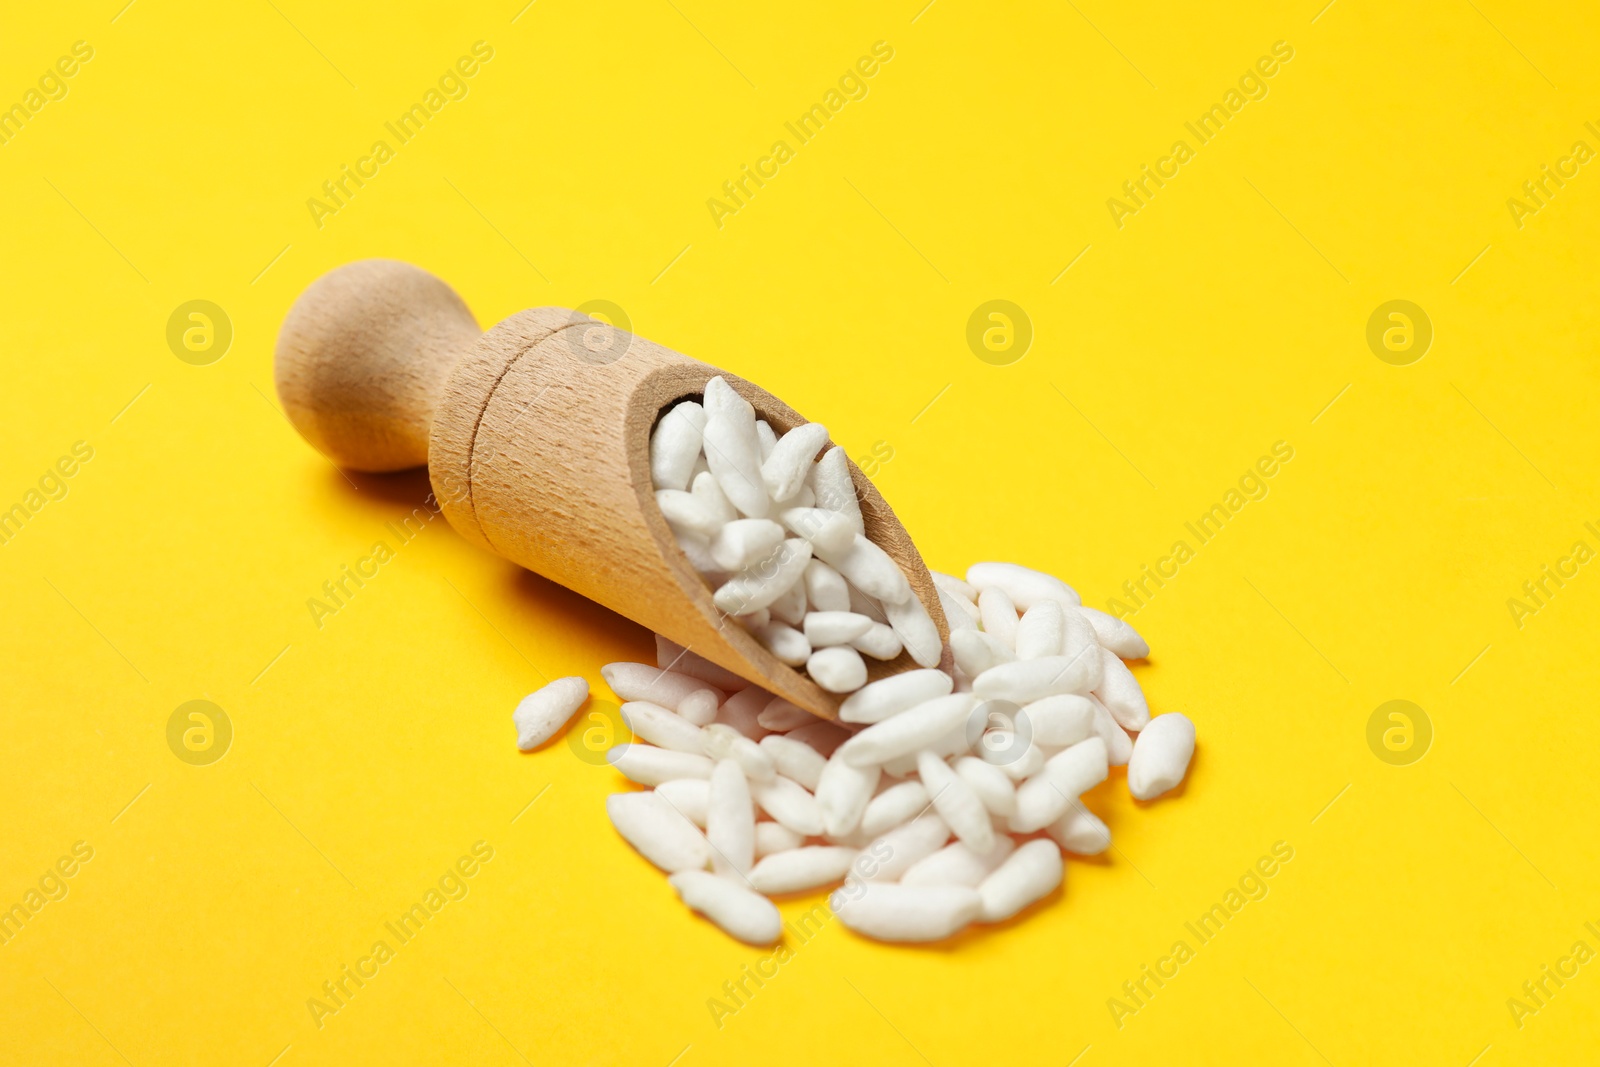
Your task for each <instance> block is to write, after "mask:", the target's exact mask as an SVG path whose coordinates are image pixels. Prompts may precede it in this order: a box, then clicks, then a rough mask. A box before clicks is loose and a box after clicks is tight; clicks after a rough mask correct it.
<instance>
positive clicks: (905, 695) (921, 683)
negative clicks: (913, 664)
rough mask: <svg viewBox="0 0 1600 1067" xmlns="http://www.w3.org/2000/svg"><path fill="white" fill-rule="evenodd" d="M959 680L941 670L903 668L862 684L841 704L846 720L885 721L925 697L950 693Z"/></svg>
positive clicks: (842, 717) (840, 712)
mask: <svg viewBox="0 0 1600 1067" xmlns="http://www.w3.org/2000/svg"><path fill="white" fill-rule="evenodd" d="M954 686H955V681H954V680H953V679H952V678H951V677H950V676H949V675H948V674H946V673H944V672H943V671H939V670H916V671H903V672H901V673H900V674H893V675H890V676H889V677H887V678H880V679H879V680H878V681H876V682H873V683H872V684H871V685H866V686H862V687H861V688H860V689H858V690H857V691H856V692H854V693H851V694H850V695H849V696H848V697H846V698H845V700H844V702H843V703H842V704H840V705H839V718H840V719H841V720H842V721H844V722H881V721H882V720H884V719H887V718H889V717H891V716H893V715H898V714H900V713H901V712H903V711H905V710H906V709H907V708H912V707H915V706H916V705H918V704H921V703H922V702H923V701H925V700H932V699H934V698H935V697H942V696H946V695H948V694H949V693H950V691H951V689H952V688H953V687H954Z"/></svg>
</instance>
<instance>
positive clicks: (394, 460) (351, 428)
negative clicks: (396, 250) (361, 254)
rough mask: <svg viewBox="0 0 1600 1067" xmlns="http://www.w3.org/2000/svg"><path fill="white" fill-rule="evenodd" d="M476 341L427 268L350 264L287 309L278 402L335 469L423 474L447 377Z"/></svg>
mask: <svg viewBox="0 0 1600 1067" xmlns="http://www.w3.org/2000/svg"><path fill="white" fill-rule="evenodd" d="M482 335H483V331H482V330H481V329H479V328H478V321H477V319H475V318H474V317H473V315H472V312H471V311H470V310H469V309H468V308H467V305H466V303H465V302H464V301H463V300H462V299H461V297H459V296H458V295H456V291H455V290H454V289H452V288H450V286H448V285H446V284H445V283H444V282H442V281H440V280H439V279H438V278H437V277H435V276H434V275H432V274H429V273H428V272H427V271H425V270H422V269H420V268H418V267H414V266H412V265H411V264H409V263H401V262H399V261H398V260H393V259H364V260H358V261H357V262H354V263H348V264H345V265H344V266H342V267H339V268H337V269H336V270H332V271H329V272H328V273H327V274H324V275H323V276H322V277H320V278H318V279H317V280H316V281H315V282H312V283H311V285H310V286H308V287H307V288H306V291H305V292H303V293H301V294H300V297H299V299H297V300H296V301H295V302H294V306H293V307H291V308H290V309H289V314H288V315H287V316H286V317H285V319H284V321H283V327H282V329H281V330H280V331H279V333H278V347H277V352H276V354H275V357H274V377H275V378H276V380H277V386H278V397H279V399H280V400H281V401H282V403H283V408H284V412H285V414H287V415H288V416H289V421H290V422H291V423H293V424H294V427H295V429H296V430H299V431H300V435H301V436H302V437H304V438H305V439H306V440H307V441H309V442H310V443H311V444H312V446H313V447H315V448H316V449H317V450H318V451H320V452H322V453H323V454H324V455H326V456H327V457H328V458H329V459H331V460H333V461H334V462H335V463H337V464H338V465H339V466H341V467H346V468H349V469H351V470H358V471H398V470H406V469H408V468H411V467H420V466H422V465H424V464H426V463H427V462H428V434H429V429H430V427H431V426H432V424H433V417H434V414H435V413H436V412H437V410H438V408H439V404H440V401H441V398H442V397H443V395H444V388H445V383H446V381H448V379H449V377H450V372H451V370H452V369H454V367H455V365H456V363H457V362H458V361H459V360H460V359H461V357H462V356H463V355H465V354H466V353H467V352H468V351H469V350H470V349H471V348H472V346H473V345H474V344H475V343H476V342H477V341H478V338H480V337H481V336H482Z"/></svg>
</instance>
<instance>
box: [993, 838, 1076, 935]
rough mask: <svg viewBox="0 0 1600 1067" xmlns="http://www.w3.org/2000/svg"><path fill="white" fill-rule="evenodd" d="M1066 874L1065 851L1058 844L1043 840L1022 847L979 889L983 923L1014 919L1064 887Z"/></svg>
mask: <svg viewBox="0 0 1600 1067" xmlns="http://www.w3.org/2000/svg"><path fill="white" fill-rule="evenodd" d="M1064 871H1065V868H1064V866H1063V865H1062V862H1061V849H1060V848H1059V847H1057V845H1056V843H1055V842H1054V841H1049V840H1045V839H1043V838H1040V839H1036V840H1033V841H1029V842H1028V843H1027V844H1025V845H1022V846H1020V847H1018V849H1017V850H1016V851H1015V852H1013V853H1011V855H1010V856H1008V857H1006V860H1005V862H1004V863H1002V864H1000V866H999V867H997V868H996V869H995V871H994V873H993V874H991V875H989V877H987V878H985V879H984V880H983V881H982V882H981V883H980V884H979V885H978V895H979V896H981V897H982V898H983V911H982V912H981V913H980V914H979V920H980V921H982V922H986V923H997V922H1003V921H1004V920H1006V919H1009V918H1011V917H1012V916H1013V915H1015V914H1016V913H1017V912H1019V911H1021V910H1022V909H1023V908H1025V907H1027V906H1028V905H1029V904H1032V903H1033V902H1034V901H1036V900H1038V899H1040V898H1041V897H1043V896H1044V895H1045V894H1047V893H1049V892H1050V891H1051V890H1052V889H1054V888H1055V887H1056V886H1058V885H1060V884H1061V876H1062V874H1063V873H1064Z"/></svg>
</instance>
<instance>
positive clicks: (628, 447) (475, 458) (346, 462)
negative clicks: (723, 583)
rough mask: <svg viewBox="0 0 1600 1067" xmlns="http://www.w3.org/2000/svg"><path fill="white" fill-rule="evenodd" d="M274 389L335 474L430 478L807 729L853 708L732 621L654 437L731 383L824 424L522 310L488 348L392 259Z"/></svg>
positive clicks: (880, 666) (466, 509) (460, 306)
mask: <svg viewBox="0 0 1600 1067" xmlns="http://www.w3.org/2000/svg"><path fill="white" fill-rule="evenodd" d="M275 374H276V377H277V383H278V395H279V396H280V397H281V398H282V400H283V406H284V409H285V411H286V412H287V413H288V415H289V419H290V421H291V422H293V423H294V425H295V428H296V429H298V430H299V431H300V433H301V435H302V436H303V437H305V439H306V440H307V441H309V442H310V443H311V444H312V445H313V446H314V447H316V448H317V449H319V450H320V451H321V452H323V453H324V454H326V455H327V456H328V457H330V458H331V459H332V460H333V461H334V462H336V463H338V464H339V465H341V466H344V467H348V468H351V469H354V470H362V471H394V470H404V469H407V468H410V467H417V466H421V465H422V464H424V463H425V464H427V466H428V477H429V480H430V481H431V482H432V484H433V492H434V496H435V498H436V499H437V500H438V502H439V503H440V505H442V507H443V510H444V514H445V516H446V518H448V519H449V520H450V525H452V526H454V527H455V528H456V530H457V531H458V532H459V533H461V534H462V535H463V536H465V537H466V538H467V539H468V540H470V541H474V542H476V543H477V544H479V545H481V546H483V547H484V548H487V549H489V550H490V551H491V552H495V553H497V554H499V555H501V556H504V557H506V558H507V559H510V560H512V561H513V562H515V563H518V564H520V565H521V566H524V567H527V568H528V569H529V570H532V571H536V572H537V573H539V574H542V575H544V576H545V577H546V578H549V579H550V580H552V581H555V582H559V583H560V584H562V585H564V586H566V587H567V588H569V589H572V590H574V591H576V592H578V593H581V594H583V595H584V596H586V597H588V598H590V599H591V600H595V601H598V602H599V603H601V604H604V605H605V606H606V607H608V608H610V609H611V610H613V611H615V612H618V613H619V614H622V615H625V616H627V617H628V618H630V619H632V620H633V621H635V622H637V623H639V624H640V625H642V626H647V627H649V628H650V629H651V630H654V631H655V632H656V633H658V634H662V635H663V636H665V637H667V638H670V639H671V640H673V641H676V642H677V643H678V644H680V645H683V646H684V647H686V648H688V649H690V650H692V651H694V652H696V653H698V654H699V655H701V656H704V657H705V658H706V659H709V660H711V661H712V662H713V663H716V664H718V665H720V666H722V667H725V668H727V669H728V670H730V671H732V672H734V673H735V674H737V675H739V676H740V677H742V678H746V679H748V680H749V681H751V682H754V683H756V684H757V685H760V686H762V687H763V688H765V689H767V690H769V691H770V692H773V693H776V694H777V695H779V696H781V697H783V698H785V699H787V700H789V701H792V702H793V703H795V704H797V705H799V706H800V707H802V708H805V709H807V710H808V711H811V712H814V713H816V714H818V715H823V716H826V717H828V718H836V717H837V716H838V709H839V703H840V701H841V700H842V699H843V697H842V696H841V695H839V694H836V693H829V692H827V691H826V690H824V689H823V688H821V687H820V686H818V685H817V684H816V683H815V682H813V681H811V680H810V679H809V678H807V677H806V676H804V675H802V674H800V673H799V672H798V671H796V670H794V669H793V668H790V667H788V666H785V665H784V664H783V663H781V662H779V661H778V660H777V659H776V658H775V657H774V656H773V655H772V653H770V652H768V651H767V649H766V648H765V647H764V646H763V645H762V644H761V643H760V642H759V641H757V640H756V639H755V637H754V636H752V635H751V634H750V633H749V632H748V631H746V630H745V629H744V627H743V626H742V625H740V624H739V623H738V622H737V621H735V620H734V619H731V618H729V617H727V616H726V615H724V614H723V613H722V612H721V611H719V610H718V609H717V608H716V607H715V605H714V604H713V603H712V599H711V596H712V590H711V588H710V587H709V586H708V585H707V584H706V582H705V580H704V579H703V578H701V577H700V575H699V574H698V573H696V572H695V570H694V568H693V567H692V566H690V564H689V560H688V558H687V557H686V556H685V555H684V554H683V551H682V550H681V549H680V548H679V547H678V545H677V542H676V540H675V539H674V537H673V534H672V531H671V530H670V529H669V528H668V526H667V523H666V520H665V519H664V518H663V517H662V515H661V512H660V510H659V509H658V508H657V507H656V502H655V492H654V487H653V486H652V484H651V480H650V433H651V430H652V429H653V428H654V426H655V423H656V420H657V419H658V418H659V417H660V416H661V415H662V414H664V413H665V412H666V411H667V409H668V408H670V407H672V405H673V404H675V403H677V402H678V401H680V400H685V399H699V398H700V395H701V393H702V391H703V390H704V388H705V384H706V382H707V381H708V380H710V379H711V378H712V377H714V376H716V375H718V374H721V375H722V377H723V379H724V380H725V381H726V382H727V383H728V384H729V385H731V386H732V387H733V388H734V389H735V390H736V391H737V392H738V393H739V395H740V396H742V397H744V398H745V399H746V400H748V401H749V402H750V403H751V405H752V406H754V407H755V409H756V414H757V416H758V417H760V418H763V419H766V420H767V422H768V423H770V424H771V426H772V428H773V429H774V430H776V431H777V432H778V433H780V434H782V433H784V432H785V431H787V430H790V429H793V428H794V427H795V426H798V425H801V424H802V423H804V422H805V421H806V420H805V419H803V418H802V417H801V416H800V415H799V414H798V413H797V412H795V411H794V410H793V409H792V408H790V407H789V406H788V405H787V404H785V403H784V402H783V401H781V400H779V399H778V398H777V397H775V396H772V395H771V394H770V393H768V392H766V391H765V390H763V389H762V388H760V387H759V386H756V385H753V384H751V383H750V382H747V381H745V380H744V379H742V378H739V377H736V376H734V375H732V374H727V373H724V372H722V371H719V370H717V368H715V367H712V366H710V365H708V364H705V363H701V362H699V361H698V360H693V359H690V358H689V357H687V356H684V355H680V354H679V353H677V352H674V351H672V350H671V349H667V348H663V347H662V346H660V345H658V344H655V343H653V342H651V341H646V340H645V339H644V338H642V337H635V336H633V335H632V334H628V333H625V332H623V331H621V330H617V329H614V328H613V327H611V326H609V325H607V324H605V323H602V322H598V321H596V320H595V319H591V318H589V317H587V316H585V315H582V314H579V313H578V312H576V311H569V310H567V309H565V308H549V307H547V308H534V309H532V310H529V311H523V312H521V313H519V314H516V315H513V316H511V317H510V318H508V319H506V320H505V321H504V322H502V323H500V324H499V325H498V326H496V327H494V329H492V330H490V331H489V332H488V333H482V332H480V331H479V329H478V325H477V322H476V320H475V319H474V318H473V316H472V312H471V311H469V310H468V309H467V305H466V304H465V303H463V302H462V300H461V298H460V297H459V296H457V295H456V293H455V291H454V290H452V289H451V288H450V287H449V286H448V285H446V284H445V283H444V282H442V281H440V280H439V279H438V278H436V277H434V276H433V275H432V274H429V273H428V272H426V271H424V270H420V269H419V268H417V267H413V266H411V265H410V264H406V263H400V262H397V261H395V260H385V259H369V260H362V261H360V262H356V263H350V264H347V265H346V266H343V267H340V268H338V269H337V270H334V271H331V272H329V273H328V274H325V275H323V276H322V277H321V278H319V279H317V280H316V281H315V282H313V283H312V284H311V285H310V286H309V287H307V289H306V291H305V292H304V293H302V294H300V298H299V299H298V300H296V301H295V303H294V306H293V307H292V308H290V309H289V314H288V316H287V317H286V318H285V319H284V322H283V329H282V330H281V332H280V333H279V334H278V348H277V355H276V367H275ZM828 447H832V442H831V441H830V442H829V444H828ZM850 477H851V479H852V480H853V481H854V483H855V489H856V495H857V496H858V497H859V499H860V501H861V516H862V519H863V520H864V522H865V524H866V535H867V537H868V538H869V539H870V540H872V541H874V542H875V543H876V544H877V545H878V546H879V547H880V548H882V549H883V550H884V551H885V552H887V553H888V554H889V556H890V558H892V559H893V560H894V561H895V562H896V563H898V564H899V565H900V569H901V570H902V571H904V572H905V575H906V578H907V579H908V580H909V581H910V583H911V588H912V591H913V592H914V593H915V595H916V596H917V597H918V598H919V599H920V600H921V601H922V605H923V607H924V608H926V609H927V611H928V614H929V616H931V617H932V618H933V621H934V624H935V625H936V626H938V628H939V634H940V637H941V638H943V639H946V640H948V637H949V630H948V627H947V626H946V623H945V618H944V612H943V611H942V610H941V609H940V606H939V597H938V594H937V592H936V591H935V587H934V585H933V580H932V578H930V577H929V575H928V569H927V567H926V566H925V565H924V564H923V562H922V556H921V555H919V554H918V552H917V549H916V546H915V545H913V544H912V542H911V538H910V536H909V535H908V534H907V533H906V531H905V527H903V526H901V525H900V522H899V520H898V519H896V518H895V516H894V512H893V511H891V510H890V509H889V505H888V504H887V503H885V502H884V499H883V497H882V496H880V495H879V494H878V490H877V489H876V488H874V487H873V484H872V483H871V482H870V481H868V480H867V477H866V475H864V474H862V473H861V471H860V469H859V468H858V467H857V466H856V465H855V464H854V463H851V464H850ZM867 663H868V667H869V669H868V677H869V679H877V678H880V677H883V676H884V675H888V674H894V673H897V672H899V671H902V670H908V669H911V668H913V667H915V666H916V664H914V663H913V662H912V661H911V659H910V657H909V656H907V655H906V654H905V653H901V655H900V656H899V657H898V658H896V659H894V660H892V661H889V662H885V663H879V662H878V661H875V660H871V659H868V660H867ZM950 665H951V657H950V650H949V647H948V645H946V648H945V651H944V663H943V666H944V668H945V669H946V670H949V669H950Z"/></svg>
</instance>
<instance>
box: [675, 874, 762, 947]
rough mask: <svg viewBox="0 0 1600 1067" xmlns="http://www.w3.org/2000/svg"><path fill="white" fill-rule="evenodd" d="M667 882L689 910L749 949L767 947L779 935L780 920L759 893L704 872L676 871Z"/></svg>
mask: <svg viewBox="0 0 1600 1067" xmlns="http://www.w3.org/2000/svg"><path fill="white" fill-rule="evenodd" d="M667 881H669V882H671V883H672V888H673V889H675V890H677V893H678V896H679V897H680V898H682V900H683V902H684V903H685V904H687V905H688V906H689V907H690V908H692V909H694V910H695V911H697V912H699V913H700V914H702V915H704V916H705V917H706V918H708V919H710V920H711V921H712V922H714V923H716V924H717V925H718V926H720V927H721V928H722V929H723V930H724V931H726V932H727V933H728V934H730V935H732V936H733V937H736V938H738V939H739V940H740V941H743V942H746V943H747V944H751V945H770V944H772V943H773V942H775V941H777V940H778V938H779V937H780V936H782V934H783V917H782V916H780V915H779V914H778V909H777V907H775V906H774V905H773V903H772V901H770V900H768V899H767V898H766V897H764V896H762V895H761V894H760V893H757V892H754V891H753V890H749V889H746V888H744V886H742V885H737V884H735V883H734V882H732V881H729V880H728V879H726V878H719V877H717V876H716V875H714V874H710V873H708V872H706V871H680V872H679V873H677V874H674V875H670V876H668V878H667Z"/></svg>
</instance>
